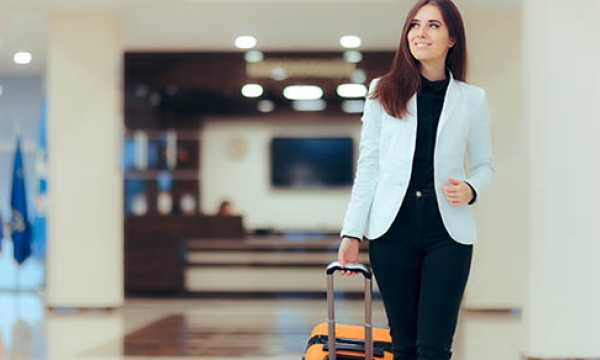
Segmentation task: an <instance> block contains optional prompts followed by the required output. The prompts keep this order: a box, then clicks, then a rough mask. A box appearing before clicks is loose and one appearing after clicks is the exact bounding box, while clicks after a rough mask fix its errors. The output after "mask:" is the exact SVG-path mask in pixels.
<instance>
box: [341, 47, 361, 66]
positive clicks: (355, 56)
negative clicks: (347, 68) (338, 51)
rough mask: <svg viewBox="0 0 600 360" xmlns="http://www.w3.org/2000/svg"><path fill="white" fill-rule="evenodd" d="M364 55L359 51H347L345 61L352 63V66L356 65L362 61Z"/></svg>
mask: <svg viewBox="0 0 600 360" xmlns="http://www.w3.org/2000/svg"><path fill="white" fill-rule="evenodd" d="M362 58H363V56H362V54H361V53H360V52H359V51H354V50H350V51H346V52H344V60H346V61H347V62H349V63H351V64H356V63H359V62H361V61H362Z"/></svg>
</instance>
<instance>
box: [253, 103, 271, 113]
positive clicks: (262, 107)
mask: <svg viewBox="0 0 600 360" xmlns="http://www.w3.org/2000/svg"><path fill="white" fill-rule="evenodd" d="M256 107H257V109H258V111H260V112H263V113H269V112H271V111H273V110H275V103H274V102H272V101H271V100H261V101H259V102H258V104H257V105H256Z"/></svg>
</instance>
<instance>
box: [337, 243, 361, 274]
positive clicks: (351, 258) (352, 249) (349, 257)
mask: <svg viewBox="0 0 600 360" xmlns="http://www.w3.org/2000/svg"><path fill="white" fill-rule="evenodd" d="M359 250H360V241H358V240H357V239H353V238H348V237H345V238H342V242H341V243H340V248H339V250H338V261H339V262H340V265H342V268H344V267H346V264H348V263H353V264H356V263H358V252H359ZM340 273H341V274H342V275H355V274H356V273H355V272H354V271H347V270H342V271H340Z"/></svg>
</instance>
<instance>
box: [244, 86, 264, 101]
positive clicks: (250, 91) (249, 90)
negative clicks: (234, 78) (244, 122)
mask: <svg viewBox="0 0 600 360" xmlns="http://www.w3.org/2000/svg"><path fill="white" fill-rule="evenodd" d="M263 92H264V90H263V87H262V86H261V85H258V84H246V85H244V86H242V95H244V96H245V97H247V98H257V97H259V96H261V95H262V94H263Z"/></svg>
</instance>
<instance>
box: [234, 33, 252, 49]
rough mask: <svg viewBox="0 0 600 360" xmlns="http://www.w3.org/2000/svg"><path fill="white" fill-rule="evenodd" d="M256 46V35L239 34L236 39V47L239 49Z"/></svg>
mask: <svg viewBox="0 0 600 360" xmlns="http://www.w3.org/2000/svg"><path fill="white" fill-rule="evenodd" d="M255 46H256V38H255V37H254V36H238V37H237V38H236V39H235V47H237V48H238V49H252V48H253V47H255Z"/></svg>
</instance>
